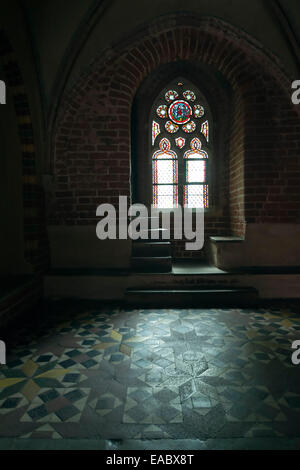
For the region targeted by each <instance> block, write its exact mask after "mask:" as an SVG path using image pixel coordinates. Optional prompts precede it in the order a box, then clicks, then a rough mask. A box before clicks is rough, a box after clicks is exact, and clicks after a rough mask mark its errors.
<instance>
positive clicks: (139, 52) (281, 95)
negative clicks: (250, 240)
mask: <svg viewBox="0 0 300 470" xmlns="http://www.w3.org/2000/svg"><path fill="white" fill-rule="evenodd" d="M180 60H185V61H190V62H193V63H202V64H204V65H206V66H208V67H212V68H213V69H214V70H216V71H217V73H218V74H220V75H221V76H223V77H224V78H225V79H226V80H227V81H228V82H229V83H230V86H231V87H232V90H233V99H232V109H233V115H232V120H231V122H232V125H231V134H230V137H229V140H230V145H229V152H228V154H229V168H228V176H227V177H228V180H229V181H230V194H229V195H228V200H229V207H230V220H229V219H228V217H227V215H225V213H222V212H221V213H220V214H218V215H216V216H215V217H212V218H210V219H209V220H208V222H207V225H206V226H207V227H208V228H209V231H210V232H211V233H214V234H216V233H217V234H224V233H228V232H233V233H235V234H239V235H243V234H244V231H245V222H248V221H250V222H251V221H267V220H271V219H272V220H273V221H274V219H275V218H277V219H278V221H286V222H287V221H293V220H294V219H295V217H297V209H296V207H294V208H291V210H288V209H287V208H286V207H287V206H286V203H287V202H290V201H287V200H285V199H284V197H282V198H281V199H280V200H279V201H278V202H277V203H276V204H275V200H276V191H278V188H279V186H280V185H283V186H285V187H287V185H288V184H289V182H288V181H289V176H288V167H289V165H290V164H292V161H293V159H295V158H296V154H295V146H296V148H297V143H298V142H299V137H298V136H296V135H295V133H294V132H292V127H293V126H295V125H299V117H298V115H297V113H296V110H295V108H294V107H293V106H292V105H291V102H290V81H289V78H288V77H287V76H286V75H285V73H284V71H283V68H282V67H281V65H280V63H279V61H278V60H277V58H276V57H275V56H274V55H272V54H271V53H269V52H268V51H265V50H264V49H263V47H262V46H261V44H259V43H258V42H256V41H255V40H254V39H253V38H251V37H249V36H248V35H247V34H246V33H244V32H242V31H239V30H238V29H237V28H234V27H232V26H231V25H229V24H227V23H225V22H223V21H222V20H219V19H215V18H196V17H195V18H192V17H191V16H189V15H180V16H179V15H178V16H177V15H172V16H169V17H167V18H160V19H159V20H158V21H154V22H153V23H152V24H151V25H150V26H149V25H147V26H145V27H144V28H141V29H140V30H139V31H137V32H135V34H133V35H132V36H131V37H129V38H124V40H123V41H122V42H121V43H118V44H115V45H113V46H112V47H111V48H110V49H109V50H106V51H103V52H101V55H99V56H98V57H96V58H95V60H94V62H93V63H92V64H90V66H89V67H88V68H87V69H86V70H85V72H84V73H83V75H82V77H81V78H80V80H79V81H78V83H77V84H76V86H75V87H74V88H73V89H72V90H71V91H70V92H69V93H68V94H66V95H65V96H64V99H63V101H62V103H61V106H60V110H59V113H58V119H57V121H56V125H55V128H54V134H53V141H54V146H55V152H54V160H53V165H54V173H55V174H56V189H57V193H56V194H57V197H56V204H54V205H53V207H54V210H53V212H52V214H51V221H52V223H57V221H58V220H60V221H62V220H63V221H65V222H66V223H70V224H77V223H81V224H93V223H95V210H94V207H95V204H96V203H101V202H117V197H118V195H119V194H122V195H126V194H127V195H130V152H131V128H130V116H131V108H132V103H133V99H134V96H135V94H136V91H137V90H138V88H139V86H140V85H141V83H142V82H143V80H144V79H145V78H146V77H147V76H148V75H149V74H150V73H151V72H152V71H154V70H156V69H157V68H158V67H159V66H161V65H163V64H169V63H173V62H176V61H180ZM287 121H288V122H289V123H290V125H291V127H290V128H289V129H288V128H287V126H286V122H287ZM268 123H269V124H268ZM270 123H271V125H270ZM282 152H283V153H282ZM283 155H285V159H284V160H283ZM280 165H281V166H282V165H284V166H285V165H286V169H287V175H285V174H284V176H281V177H279V173H278V172H279V167H280ZM248 168H251V171H248ZM87 169H89V171H87ZM269 170H271V171H269ZM256 188H259V190H260V193H259V192H257V193H256V192H255V191H256ZM254 194H255V202H254V199H252V198H253V197H254V196H253V195H254ZM294 194H295V192H294ZM273 196H274V197H273ZM66 198H67V200H68V201H67V200H66ZM274 198H275V199H274ZM273 203H274V204H275V206H276V211H275V210H274V207H275V206H272V204H273ZM65 206H68V207H69V209H70V207H71V208H72V210H71V211H70V210H68V211H66V210H65V209H64V207H65ZM279 206H280V207H279ZM272 207H273V209H272ZM281 207H282V210H281ZM278 208H279V210H278ZM287 212H288V213H287Z"/></svg>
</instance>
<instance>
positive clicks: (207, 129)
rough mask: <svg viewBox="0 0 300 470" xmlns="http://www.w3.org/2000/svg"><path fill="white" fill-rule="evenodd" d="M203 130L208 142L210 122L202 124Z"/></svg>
mask: <svg viewBox="0 0 300 470" xmlns="http://www.w3.org/2000/svg"><path fill="white" fill-rule="evenodd" d="M201 132H202V134H203V135H204V137H205V138H206V140H207V142H208V141H209V124H208V121H205V122H204V123H203V124H202V126H201Z"/></svg>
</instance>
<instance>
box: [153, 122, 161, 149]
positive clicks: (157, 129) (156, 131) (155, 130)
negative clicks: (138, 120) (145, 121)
mask: <svg viewBox="0 0 300 470" xmlns="http://www.w3.org/2000/svg"><path fill="white" fill-rule="evenodd" d="M159 134H160V125H159V124H158V123H157V122H155V121H153V122H152V146H153V145H154V144H155V140H156V137H157V136H158V135H159Z"/></svg>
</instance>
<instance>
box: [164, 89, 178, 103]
mask: <svg viewBox="0 0 300 470" xmlns="http://www.w3.org/2000/svg"><path fill="white" fill-rule="evenodd" d="M165 98H166V101H167V102H168V103H171V102H172V101H174V100H176V98H178V93H177V91H175V90H169V91H167V93H166V94H165Z"/></svg>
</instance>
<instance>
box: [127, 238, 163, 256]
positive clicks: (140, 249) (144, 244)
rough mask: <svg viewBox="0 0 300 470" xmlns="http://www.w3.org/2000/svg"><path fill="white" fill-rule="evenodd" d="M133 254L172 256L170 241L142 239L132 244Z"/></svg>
mask: <svg viewBox="0 0 300 470" xmlns="http://www.w3.org/2000/svg"><path fill="white" fill-rule="evenodd" d="M132 256H134V257H139V256H141V257H156V256H171V243H170V242H160V241H157V242H154V241H153V242H148V241H140V242H139V243H133V244H132Z"/></svg>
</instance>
